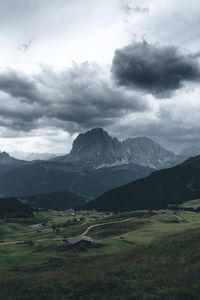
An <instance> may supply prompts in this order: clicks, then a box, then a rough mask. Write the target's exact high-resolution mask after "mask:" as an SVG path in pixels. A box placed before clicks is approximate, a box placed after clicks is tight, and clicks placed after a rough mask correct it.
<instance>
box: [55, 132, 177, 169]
mask: <svg viewBox="0 0 200 300" xmlns="http://www.w3.org/2000/svg"><path fill="white" fill-rule="evenodd" d="M61 161H65V162H72V163H75V164H80V165H83V166H87V167H92V168H100V167H108V166H113V165H115V166H116V165H120V164H121V165H123V164H131V163H134V164H139V165H142V166H148V167H151V168H155V169H159V168H163V167H169V166H172V165H174V164H176V163H177V161H178V156H176V155H175V154H174V153H173V152H171V151H168V150H166V149H165V148H163V147H161V146H160V145H159V144H157V143H155V142H154V141H152V140H151V139H149V138H147V137H136V138H128V139H126V140H124V141H122V142H121V141H119V140H118V139H117V138H115V137H111V136H110V135H109V134H108V132H106V131H105V130H104V129H103V128H93V129H91V130H89V131H87V132H85V133H80V134H79V135H78V137H77V138H76V139H75V140H74V142H73V146H72V150H71V152H70V154H69V155H66V156H64V157H62V159H61ZM178 162H179V161H178Z"/></svg>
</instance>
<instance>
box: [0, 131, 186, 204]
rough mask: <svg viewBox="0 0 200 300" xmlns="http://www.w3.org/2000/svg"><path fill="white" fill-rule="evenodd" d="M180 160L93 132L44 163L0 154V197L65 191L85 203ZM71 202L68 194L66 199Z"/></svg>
mask: <svg viewBox="0 0 200 300" xmlns="http://www.w3.org/2000/svg"><path fill="white" fill-rule="evenodd" d="M183 160H184V157H183V156H178V155H175V154H174V153H173V152H171V151H168V150H166V149H165V148H163V147H162V146H160V145H159V144H157V143H155V142H154V141H152V140H150V139H149V138H146V137H137V138H128V139H127V140H124V141H119V140H118V139H117V138H114V137H111V136H110V135H109V134H108V133H107V132H106V131H105V130H103V129H102V128H94V129H92V130H89V131H87V132H85V133H81V134H79V135H78V137H77V138H76V139H75V140H74V142H73V146H72V150H71V152H70V153H69V154H66V155H63V156H59V157H56V158H53V159H51V160H49V161H40V160H35V161H31V162H30V161H29V162H28V161H25V160H19V159H15V158H13V157H11V156H9V154H7V153H6V152H1V153H0V196H1V197H25V196H31V195H34V196H35V195H41V194H46V193H54V192H59V191H63V190H68V191H69V192H71V193H73V195H74V194H76V195H77V196H83V197H85V198H86V199H87V201H89V200H91V199H94V198H96V197H98V196H100V195H101V194H103V193H104V192H106V191H108V190H110V189H112V188H115V187H119V186H122V185H124V184H127V183H129V182H132V181H134V180H137V179H139V178H142V177H145V176H148V175H149V174H151V173H152V172H153V171H155V170H156V169H162V168H166V167H171V166H173V165H177V164H178V163H179V162H181V161H183ZM72 198H73V197H71V196H69V194H68V199H69V200H70V199H72ZM70 201H71V200H70Z"/></svg>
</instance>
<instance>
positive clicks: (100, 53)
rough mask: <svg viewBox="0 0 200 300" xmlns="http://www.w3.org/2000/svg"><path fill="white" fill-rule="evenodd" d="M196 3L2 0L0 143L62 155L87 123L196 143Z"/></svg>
mask: <svg viewBox="0 0 200 300" xmlns="http://www.w3.org/2000/svg"><path fill="white" fill-rule="evenodd" d="M199 8H200V4H199V1H198V0H191V1H190V2H183V1H181V0H174V1H172V0H164V1H160V0H143V1H142V2H141V1H139V0H130V1H129V0H110V1H108V2H106V3H105V2H104V3H103V2H102V1H100V0H97V1H93V0H84V1H82V0H73V1H71V0H70V1H65V0H48V1H47V0H44V1H40V0H18V1H17V2H16V1H15V0H7V1H3V0H2V1H1V0H0V50H1V61H0V149H1V150H7V151H12V152H13V151H14V150H18V151H28V152H68V151H69V150H70V147H71V143H72V141H73V139H74V138H75V137H76V135H77V134H78V133H79V132H81V131H85V130H87V129H90V128H92V127H104V128H105V129H107V130H109V131H110V133H111V135H115V136H117V137H118V138H120V139H124V138H127V137H128V136H138V135H145V136H148V137H150V138H153V139H154V140H155V141H158V142H160V143H161V144H162V145H164V146H166V147H168V148H170V149H172V150H175V151H179V150H181V149H182V148H184V147H188V146H191V145H200V139H199V125H198V124H199V123H200V100H199V99H200V97H199V95H200V88H199V80H200V64H199V63H200V55H199V53H200V42H199V20H200V15H199V14H200V13H199V11H200V10H199ZM13 148H14V149H13Z"/></svg>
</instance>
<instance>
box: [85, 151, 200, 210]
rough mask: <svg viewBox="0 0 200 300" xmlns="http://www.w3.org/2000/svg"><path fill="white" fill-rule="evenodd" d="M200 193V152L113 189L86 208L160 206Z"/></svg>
mask: <svg viewBox="0 0 200 300" xmlns="http://www.w3.org/2000/svg"><path fill="white" fill-rule="evenodd" d="M199 197H200V156H197V157H194V158H191V159H188V160H187V161H185V162H184V163H182V164H180V165H178V166H176V167H173V168H170V169H165V170H161V171H157V172H153V173H152V174H151V175H149V176H148V177H145V178H141V179H139V180H136V181H134V182H131V183H129V184H126V185H124V186H121V187H119V188H115V189H112V190H110V191H108V192H106V193H104V194H103V195H101V196H100V197H97V198H96V199H95V200H93V201H91V202H90V203H88V204H86V205H85V206H84V208H87V209H96V210H104V211H105V210H109V211H125V210H138V209H159V208H165V207H167V204H175V203H176V204H179V203H183V202H184V201H187V200H192V199H198V198H199Z"/></svg>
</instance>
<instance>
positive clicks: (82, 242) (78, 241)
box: [67, 234, 94, 247]
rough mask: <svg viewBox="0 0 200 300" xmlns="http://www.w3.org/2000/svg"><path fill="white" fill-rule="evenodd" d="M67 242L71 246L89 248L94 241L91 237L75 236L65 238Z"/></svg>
mask: <svg viewBox="0 0 200 300" xmlns="http://www.w3.org/2000/svg"><path fill="white" fill-rule="evenodd" d="M67 241H68V242H69V243H70V244H71V245H72V246H76V245H79V246H83V247H88V246H89V247H91V246H93V245H94V241H93V239H92V238H91V237H89V236H86V235H82V234H81V235H77V236H74V237H72V238H67Z"/></svg>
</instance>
